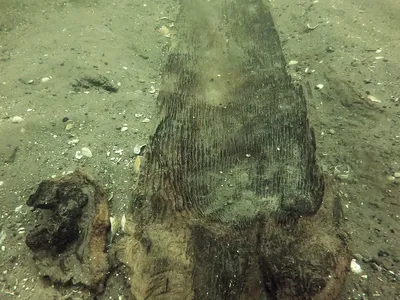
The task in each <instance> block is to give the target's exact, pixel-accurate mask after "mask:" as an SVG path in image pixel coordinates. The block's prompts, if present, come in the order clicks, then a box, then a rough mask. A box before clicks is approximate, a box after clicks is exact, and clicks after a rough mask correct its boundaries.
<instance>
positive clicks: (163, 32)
mask: <svg viewBox="0 0 400 300" xmlns="http://www.w3.org/2000/svg"><path fill="white" fill-rule="evenodd" d="M158 32H159V33H160V34H161V35H163V36H165V37H170V36H171V34H170V33H169V29H168V27H167V26H165V25H163V26H161V27H160V29H158Z"/></svg>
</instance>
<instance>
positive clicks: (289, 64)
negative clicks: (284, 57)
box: [288, 60, 299, 66]
mask: <svg viewBox="0 0 400 300" xmlns="http://www.w3.org/2000/svg"><path fill="white" fill-rule="evenodd" d="M298 63H299V62H298V61H297V60H291V61H289V62H288V66H293V65H297V64H298Z"/></svg>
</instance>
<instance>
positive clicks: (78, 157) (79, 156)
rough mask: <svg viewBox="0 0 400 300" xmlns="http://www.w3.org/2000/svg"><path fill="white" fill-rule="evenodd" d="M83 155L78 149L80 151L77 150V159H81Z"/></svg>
mask: <svg viewBox="0 0 400 300" xmlns="http://www.w3.org/2000/svg"><path fill="white" fill-rule="evenodd" d="M82 157H83V155H82V152H81V151H79V150H78V151H76V152H75V158H76V159H81V158H82Z"/></svg>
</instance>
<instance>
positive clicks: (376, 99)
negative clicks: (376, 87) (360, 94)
mask: <svg viewBox="0 0 400 300" xmlns="http://www.w3.org/2000/svg"><path fill="white" fill-rule="evenodd" d="M367 99H368V100H371V101H372V102H376V103H381V102H382V101H381V100H379V99H378V98H376V97H374V96H372V95H368V96H367Z"/></svg>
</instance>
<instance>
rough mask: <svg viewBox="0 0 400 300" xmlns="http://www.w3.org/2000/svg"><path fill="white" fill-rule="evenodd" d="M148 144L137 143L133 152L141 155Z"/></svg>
mask: <svg viewBox="0 0 400 300" xmlns="http://www.w3.org/2000/svg"><path fill="white" fill-rule="evenodd" d="M145 146H146V144H142V145H139V144H136V146H135V147H134V148H133V153H135V154H136V155H139V154H140V153H141V152H142V149H143V147H145Z"/></svg>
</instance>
